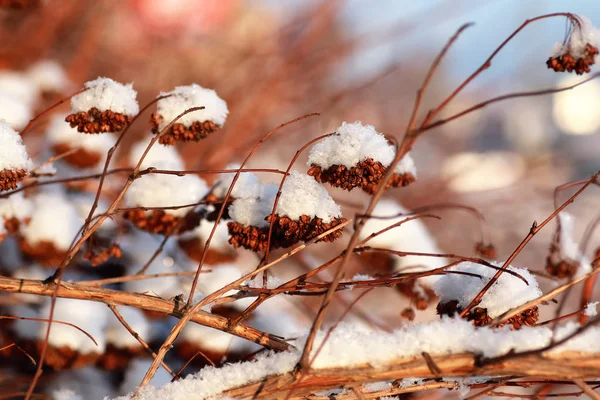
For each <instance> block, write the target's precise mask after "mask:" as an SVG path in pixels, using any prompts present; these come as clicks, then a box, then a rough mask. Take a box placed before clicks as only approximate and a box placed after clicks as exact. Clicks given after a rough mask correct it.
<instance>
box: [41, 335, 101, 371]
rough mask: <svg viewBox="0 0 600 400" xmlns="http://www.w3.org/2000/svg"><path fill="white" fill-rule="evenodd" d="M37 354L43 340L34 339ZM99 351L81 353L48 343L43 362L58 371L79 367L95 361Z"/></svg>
mask: <svg viewBox="0 0 600 400" xmlns="http://www.w3.org/2000/svg"><path fill="white" fill-rule="evenodd" d="M35 347H36V350H37V352H36V353H37V354H41V352H42V348H43V347H44V340H36V342H35ZM99 357H100V353H93V352H92V353H87V354H81V353H79V352H77V351H76V350H73V349H72V348H70V347H69V346H61V347H55V346H50V345H48V347H47V349H46V358H45V360H44V361H45V364H46V365H47V366H49V367H50V368H52V369H54V370H56V371H60V370H65V369H79V368H83V367H86V366H88V365H93V364H95V363H96V361H97V360H98V358H99Z"/></svg>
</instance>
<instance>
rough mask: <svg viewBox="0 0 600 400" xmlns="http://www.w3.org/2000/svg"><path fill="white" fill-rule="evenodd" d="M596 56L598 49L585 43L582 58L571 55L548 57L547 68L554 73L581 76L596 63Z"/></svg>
mask: <svg viewBox="0 0 600 400" xmlns="http://www.w3.org/2000/svg"><path fill="white" fill-rule="evenodd" d="M597 55H598V48H597V47H594V46H592V45H591V44H589V43H587V44H586V45H585V48H584V51H583V56H582V57H579V58H576V57H574V56H573V55H571V53H569V52H567V53H566V54H563V55H560V56H556V57H550V58H549V59H548V61H546V65H547V66H548V68H550V69H552V70H554V71H555V72H565V71H567V72H575V73H576V74H577V75H583V74H584V73H589V72H590V70H591V69H590V66H591V65H594V64H595V63H596V60H595V58H596V56H597Z"/></svg>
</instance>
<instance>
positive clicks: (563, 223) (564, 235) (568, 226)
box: [557, 211, 592, 278]
mask: <svg viewBox="0 0 600 400" xmlns="http://www.w3.org/2000/svg"><path fill="white" fill-rule="evenodd" d="M557 218H558V220H559V221H558V222H559V223H560V243H559V245H560V251H561V254H562V255H563V256H564V257H567V258H568V259H569V260H572V261H576V262H578V263H579V267H578V268H577V272H576V273H575V278H578V277H580V276H583V275H585V274H587V273H588V272H590V271H591V270H592V264H591V263H590V260H589V259H588V258H587V257H585V256H584V255H583V254H581V251H580V249H579V243H577V241H575V239H574V235H573V232H574V230H575V226H574V225H575V218H573V216H572V215H571V214H569V213H567V212H566V211H561V212H560V213H559V214H558V215H557Z"/></svg>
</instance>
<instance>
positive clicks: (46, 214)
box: [21, 192, 83, 251]
mask: <svg viewBox="0 0 600 400" xmlns="http://www.w3.org/2000/svg"><path fill="white" fill-rule="evenodd" d="M32 200H33V213H32V214H31V221H30V222H29V224H28V225H26V226H25V227H24V228H23V229H22V230H21V231H22V233H23V237H24V238H25V240H27V242H28V243H29V244H30V245H32V246H34V245H36V244H38V243H39V242H42V241H47V242H51V243H52V244H53V245H54V246H55V247H56V248H57V249H58V250H63V251H64V250H68V249H69V247H70V245H71V242H72V241H73V239H74V238H75V237H76V236H77V234H78V232H79V229H80V228H81V226H82V225H83V218H81V217H80V216H79V214H77V211H76V210H75V207H73V205H72V204H71V203H70V202H69V201H68V199H67V198H66V196H65V195H64V194H62V193H60V192H42V193H39V194H37V195H36V196H35V197H33V199H32Z"/></svg>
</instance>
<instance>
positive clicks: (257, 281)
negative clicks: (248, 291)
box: [243, 272, 285, 289]
mask: <svg viewBox="0 0 600 400" xmlns="http://www.w3.org/2000/svg"><path fill="white" fill-rule="evenodd" d="M263 274H264V272H261V273H259V274H257V275H256V276H255V277H254V278H252V279H248V280H246V281H245V282H244V283H243V285H246V286H248V287H249V288H262V287H263ZM284 283H285V281H282V280H281V279H279V278H278V277H276V276H275V275H273V273H269V274H267V286H266V288H267V289H275V288H277V287H279V286H281V285H283V284H284Z"/></svg>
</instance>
